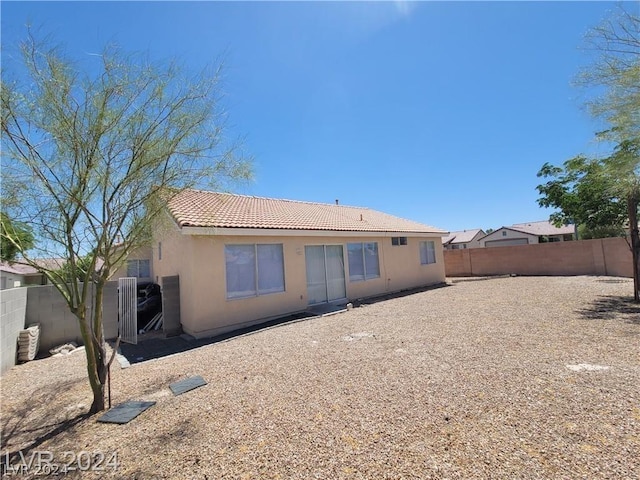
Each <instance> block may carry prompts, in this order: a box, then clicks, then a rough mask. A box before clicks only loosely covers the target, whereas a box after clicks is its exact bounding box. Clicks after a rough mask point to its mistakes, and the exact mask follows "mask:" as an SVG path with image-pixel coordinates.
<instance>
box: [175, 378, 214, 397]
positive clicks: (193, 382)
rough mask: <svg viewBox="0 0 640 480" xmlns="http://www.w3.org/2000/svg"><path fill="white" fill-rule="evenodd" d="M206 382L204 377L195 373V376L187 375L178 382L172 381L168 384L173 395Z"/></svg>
mask: <svg viewBox="0 0 640 480" xmlns="http://www.w3.org/2000/svg"><path fill="white" fill-rule="evenodd" d="M206 384H207V382H205V381H204V378H202V377H201V376H200V375H196V376H195V377H189V378H185V379H184V380H180V381H179V382H174V383H172V384H171V385H169V388H170V389H171V391H172V392H173V394H174V395H181V394H183V393H185V392H188V391H189V390H193V389H194V388H198V387H201V386H203V385H206Z"/></svg>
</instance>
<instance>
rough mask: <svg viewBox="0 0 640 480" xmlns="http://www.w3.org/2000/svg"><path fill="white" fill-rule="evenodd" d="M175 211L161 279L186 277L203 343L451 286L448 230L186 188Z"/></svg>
mask: <svg viewBox="0 0 640 480" xmlns="http://www.w3.org/2000/svg"><path fill="white" fill-rule="evenodd" d="M168 212H169V216H170V219H171V221H170V222H168V223H169V225H168V226H164V227H163V228H161V229H158V230H156V238H155V241H154V247H153V256H154V258H153V261H152V262H151V263H150V268H151V269H152V272H151V275H152V276H153V277H154V278H155V279H156V280H157V281H158V282H159V283H162V281H163V277H171V276H176V275H178V276H179V281H180V319H181V323H182V328H183V330H184V331H185V332H186V333H188V334H190V335H193V336H194V337H198V338H201V337H207V336H213V335H216V334H221V333H224V332H227V331H231V330H235V329H238V328H242V327H244V326H248V325H251V324H257V323H261V322H263V321H265V320H267V319H269V318H274V317H278V316H282V315H286V314H289V313H295V312H302V311H305V310H307V309H308V308H309V306H314V305H320V304H326V303H334V302H336V303H339V302H342V303H346V301H347V300H348V299H359V298H365V297H370V296H375V295H379V294H385V293H390V292H395V291H400V290H404V289H409V288H414V287H421V286H427V285H434V284H440V283H443V282H444V281H445V273H444V259H443V255H444V254H443V251H442V245H441V237H442V235H443V234H446V233H447V232H446V231H443V230H440V229H438V228H434V227H430V226H427V225H423V224H420V223H416V222H413V221H410V220H405V219H402V218H398V217H394V216H391V215H387V214H385V213H381V212H378V211H374V210H370V209H367V208H360V207H349V206H343V205H333V204H320V203H310V202H300V201H292V200H276V199H270V198H259V197H250V196H243V195H230V194H223V193H213V192H205V191H200V190H186V191H184V192H182V193H181V194H179V195H178V196H177V197H175V198H174V199H173V200H171V201H170V202H169V205H168Z"/></svg>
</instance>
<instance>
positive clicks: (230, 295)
mask: <svg viewBox="0 0 640 480" xmlns="http://www.w3.org/2000/svg"><path fill="white" fill-rule="evenodd" d="M263 246H269V247H272V246H278V247H280V252H281V258H282V264H281V267H282V287H277V288H270V289H265V288H260V284H259V283H260V270H259V264H260V261H259V259H258V255H259V252H260V248H259V247H263ZM233 247H253V270H254V274H253V275H254V276H253V279H254V282H253V283H254V285H253V290H245V291H243V292H240V293H238V292H229V285H228V279H227V268H228V266H227V258H226V257H227V249H228V248H233ZM224 252H225V292H226V296H227V300H238V299H243V298H252V297H261V296H264V295H272V294H274V293H282V292H285V291H286V281H285V273H284V272H285V268H284V246H283V244H282V243H249V244H247V243H235V244H228V245H225V246H224Z"/></svg>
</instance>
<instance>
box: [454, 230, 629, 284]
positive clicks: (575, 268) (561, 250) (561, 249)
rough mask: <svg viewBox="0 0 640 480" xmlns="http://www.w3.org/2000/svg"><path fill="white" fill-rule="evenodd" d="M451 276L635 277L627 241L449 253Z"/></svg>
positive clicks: (512, 247) (568, 243) (601, 240)
mask: <svg viewBox="0 0 640 480" xmlns="http://www.w3.org/2000/svg"><path fill="white" fill-rule="evenodd" d="M444 259H445V269H446V273H447V276H449V277H461V276H474V275H501V274H512V273H513V274H518V275H612V276H620V277H631V276H632V274H633V272H632V261H631V251H630V250H629V246H628V245H627V242H626V241H625V239H624V238H603V239H596V240H580V241H572V242H556V243H539V244H534V245H520V246H511V247H502V248H479V249H473V250H447V251H446V252H444Z"/></svg>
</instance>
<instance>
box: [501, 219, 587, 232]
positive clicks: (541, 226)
mask: <svg viewBox="0 0 640 480" xmlns="http://www.w3.org/2000/svg"><path fill="white" fill-rule="evenodd" d="M506 228H510V229H511V230H517V231H518V232H522V233H529V234H531V235H569V234H572V233H574V231H575V227H574V226H573V225H564V226H562V227H556V226H555V225H553V224H552V223H551V222H549V221H545V220H542V221H539V222H528V223H514V224H513V225H511V226H508V227H506Z"/></svg>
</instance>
